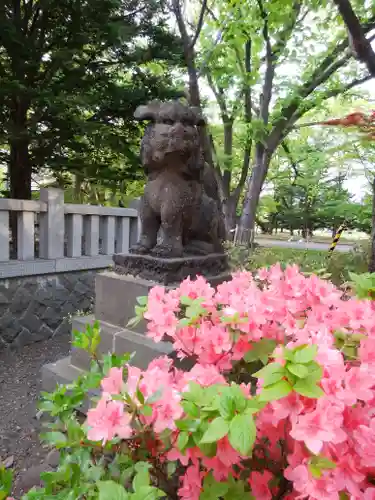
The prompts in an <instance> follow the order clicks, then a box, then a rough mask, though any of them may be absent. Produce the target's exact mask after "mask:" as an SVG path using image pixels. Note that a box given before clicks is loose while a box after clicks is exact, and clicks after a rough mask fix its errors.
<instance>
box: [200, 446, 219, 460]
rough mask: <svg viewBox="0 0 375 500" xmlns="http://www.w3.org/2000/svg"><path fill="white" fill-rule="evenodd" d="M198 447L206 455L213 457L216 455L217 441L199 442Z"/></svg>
mask: <svg viewBox="0 0 375 500" xmlns="http://www.w3.org/2000/svg"><path fill="white" fill-rule="evenodd" d="M198 448H199V449H200V450H201V452H202V453H203V455H204V456H205V457H208V458H212V457H215V456H216V453H217V443H198Z"/></svg>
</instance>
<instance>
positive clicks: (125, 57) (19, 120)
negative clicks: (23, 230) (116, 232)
mask: <svg viewBox="0 0 375 500" xmlns="http://www.w3.org/2000/svg"><path fill="white" fill-rule="evenodd" d="M154 61H159V62H160V64H161V66H160V67H161V68H162V71H158V72H155V71H154V69H153V67H152V65H150V64H149V63H151V62H154ZM182 61H183V60H182V50H181V46H180V43H179V40H178V39H176V38H175V37H174V36H173V35H172V34H171V33H170V32H169V30H168V28H167V18H166V15H165V10H164V1H163V0H141V1H138V0H84V1H81V0H47V1H42V0H3V1H2V2H0V79H1V85H0V145H1V144H4V145H6V146H7V147H6V148H2V149H1V153H0V162H2V163H3V162H5V163H6V164H7V165H8V170H9V179H10V195H11V196H12V197H13V198H26V199H27V198H30V196H31V177H32V173H33V172H38V171H40V169H43V168H49V169H52V170H56V171H58V172H61V171H63V170H66V171H70V172H73V173H75V174H77V175H81V176H82V177H83V178H85V179H87V178H89V179H93V180H94V179H97V178H98V177H102V178H103V179H108V180H109V181H113V179H117V178H120V179H122V180H123V179H126V178H134V172H135V171H136V169H137V167H138V162H137V159H136V151H135V147H134V146H135V142H136V141H137V140H138V138H139V136H140V129H139V126H138V125H137V124H135V123H134V121H133V120H132V115H133V111H134V109H135V107H136V106H137V105H138V104H140V103H142V102H144V101H146V100H149V99H152V98H156V97H159V98H165V97H166V96H173V95H176V94H175V92H174V91H173V88H174V87H173V85H172V75H171V68H173V67H174V66H175V65H176V64H180V63H182ZM168 74H169V76H168Z"/></svg>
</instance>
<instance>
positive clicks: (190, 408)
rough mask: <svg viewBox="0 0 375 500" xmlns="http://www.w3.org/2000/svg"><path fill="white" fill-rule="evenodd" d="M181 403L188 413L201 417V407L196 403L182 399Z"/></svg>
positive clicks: (191, 415)
mask: <svg viewBox="0 0 375 500" xmlns="http://www.w3.org/2000/svg"><path fill="white" fill-rule="evenodd" d="M181 405H182V408H183V410H184V412H185V413H186V414H187V415H189V416H190V417H194V418H198V417H199V408H198V406H197V405H196V404H194V403H192V402H191V401H182V403H181Z"/></svg>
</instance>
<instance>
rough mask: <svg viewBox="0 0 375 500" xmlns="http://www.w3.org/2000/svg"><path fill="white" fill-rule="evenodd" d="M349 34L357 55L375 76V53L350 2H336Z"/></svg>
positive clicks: (337, 0)
mask: <svg viewBox="0 0 375 500" xmlns="http://www.w3.org/2000/svg"><path fill="white" fill-rule="evenodd" d="M334 2H335V4H336V5H337V8H338V10H339V12H340V15H341V17H342V18H343V20H344V23H345V25H346V27H347V30H348V33H349V41H350V42H351V43H352V46H353V49H354V52H355V55H356V56H357V57H358V59H359V60H360V61H362V62H364V63H365V64H366V66H367V68H368V70H369V72H370V73H371V74H372V75H373V76H375V52H374V51H373V50H372V47H371V45H370V42H369V41H368V40H367V39H366V37H365V34H364V32H363V30H362V26H361V24H360V22H359V20H358V17H357V16H356V15H355V12H354V10H353V8H352V6H351V3H350V1H349V0H334Z"/></svg>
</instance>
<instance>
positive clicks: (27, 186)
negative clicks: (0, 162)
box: [9, 97, 32, 200]
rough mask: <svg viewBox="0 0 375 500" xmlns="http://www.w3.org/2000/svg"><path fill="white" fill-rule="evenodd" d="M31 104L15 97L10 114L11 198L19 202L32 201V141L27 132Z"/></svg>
mask: <svg viewBox="0 0 375 500" xmlns="http://www.w3.org/2000/svg"><path fill="white" fill-rule="evenodd" d="M28 109H29V102H27V101H26V100H25V101H24V100H22V99H21V98H18V97H14V98H13V102H12V109H11V113H10V127H11V130H12V132H11V136H10V140H9V147H10V162H9V183H10V196H11V198H15V199H17V200H30V199H31V173H32V168H31V163H30V157H29V143H30V139H29V136H28V130H27V112H28Z"/></svg>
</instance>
